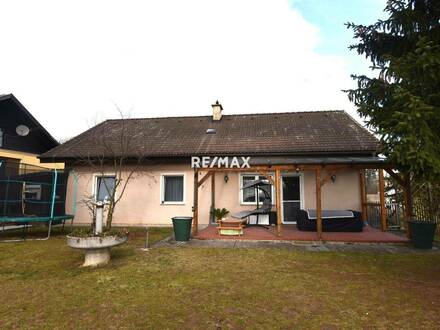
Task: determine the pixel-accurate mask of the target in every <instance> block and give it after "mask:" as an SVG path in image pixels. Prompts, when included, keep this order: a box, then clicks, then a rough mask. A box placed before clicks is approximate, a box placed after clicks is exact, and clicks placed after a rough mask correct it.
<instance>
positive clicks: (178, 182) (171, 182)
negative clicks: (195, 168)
mask: <svg viewBox="0 0 440 330" xmlns="http://www.w3.org/2000/svg"><path fill="white" fill-rule="evenodd" d="M184 195H185V176H184V175H183V174H169V175H168V174H167V175H162V193H161V202H162V204H164V203H165V204H166V203H169V204H176V203H177V204H181V203H184Z"/></svg>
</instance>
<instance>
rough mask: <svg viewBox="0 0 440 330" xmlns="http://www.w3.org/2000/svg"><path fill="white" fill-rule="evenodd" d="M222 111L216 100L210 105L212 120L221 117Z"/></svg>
mask: <svg viewBox="0 0 440 330" xmlns="http://www.w3.org/2000/svg"><path fill="white" fill-rule="evenodd" d="M222 111H223V107H222V105H221V104H220V103H219V102H218V100H217V101H216V102H215V104H213V105H212V120H220V119H222Z"/></svg>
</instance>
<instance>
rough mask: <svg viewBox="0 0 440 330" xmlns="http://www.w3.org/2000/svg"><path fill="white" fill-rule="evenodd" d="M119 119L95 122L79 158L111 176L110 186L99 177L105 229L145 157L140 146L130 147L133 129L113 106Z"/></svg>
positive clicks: (100, 173) (127, 119)
mask: <svg viewBox="0 0 440 330" xmlns="http://www.w3.org/2000/svg"><path fill="white" fill-rule="evenodd" d="M116 109H117V111H118V114H119V117H120V118H119V120H110V121H105V122H102V123H100V124H98V125H97V126H96V127H95V128H94V130H93V136H92V141H93V147H92V148H91V151H89V152H88V155H87V156H85V157H84V156H83V157H80V163H82V164H83V165H85V166H87V167H90V168H92V169H93V170H94V172H95V173H99V175H100V176H102V177H104V176H106V175H108V173H109V172H110V173H111V175H112V176H113V177H114V187H110V186H109V185H108V183H107V180H102V181H101V182H103V183H104V185H105V189H106V191H107V192H108V194H109V195H108V197H109V198H108V199H107V200H106V201H105V202H106V204H107V212H106V213H107V222H106V227H107V230H109V229H110V228H111V226H112V222H113V216H114V212H115V210H116V207H117V205H118V203H119V202H120V201H121V199H122V197H123V196H124V193H125V191H126V189H127V186H128V184H129V182H130V181H131V180H132V179H133V178H134V177H135V176H136V175H137V174H138V173H140V169H141V165H142V163H143V161H144V159H145V157H144V150H143V148H135V147H134V144H133V142H134V139H136V135H137V132H136V131H133V130H130V126H129V124H128V122H129V120H130V118H129V117H128V116H124V114H123V112H122V111H121V109H120V108H119V107H118V106H117V105H116Z"/></svg>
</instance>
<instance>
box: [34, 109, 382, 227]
mask: <svg viewBox="0 0 440 330" xmlns="http://www.w3.org/2000/svg"><path fill="white" fill-rule="evenodd" d="M222 110H223V109H222V107H221V105H220V104H218V103H217V104H214V105H213V115H212V116H200V117H168V118H144V119H130V120H126V121H124V122H122V121H121V120H107V121H105V122H103V123H101V124H100V125H97V126H95V127H94V128H92V129H90V130H88V131H86V132H84V133H82V134H81V135H79V136H77V137H75V138H73V139H72V140H70V141H68V142H66V143H64V144H62V145H60V146H58V147H56V148H54V149H52V150H51V151H49V152H46V153H45V154H43V155H42V156H41V159H42V161H44V162H65V163H66V166H68V167H69V168H71V169H72V170H73V171H74V172H75V173H76V175H78V178H79V183H78V200H81V199H82V198H85V197H87V196H91V195H94V196H95V197H96V198H98V199H102V198H104V197H105V190H103V189H98V188H97V187H102V186H103V185H102V183H103V182H105V183H106V186H107V187H110V186H111V185H112V184H113V180H114V173H111V170H110V167H109V168H108V171H107V170H106V171H105V175H104V176H102V175H101V174H100V173H97V172H96V171H95V170H94V169H93V168H91V167H89V166H84V165H81V162H80V161H79V160H80V159H84V157H94V156H96V157H101V156H102V155H103V153H102V148H100V146H99V144H97V143H96V141H97V138H98V137H99V135H102V134H105V137H106V141H107V143H110V144H112V143H113V144H114V146H115V148H116V149H117V143H118V134H119V132H120V131H121V127H122V126H124V127H125V129H127V130H128V132H129V134H130V136H131V138H132V141H131V143H130V150H129V151H127V152H126V154H125V156H127V157H128V158H130V156H134V155H136V154H139V153H142V154H143V155H144V156H145V157H146V159H145V161H144V162H143V165H142V166H141V172H140V173H139V174H138V175H136V177H135V178H133V179H132V181H131V182H130V184H129V185H128V187H127V190H126V191H125V194H124V197H123V199H122V200H121V202H120V203H119V205H118V207H117V210H116V213H115V218H114V223H115V224H121V225H122V224H123V225H146V224H148V225H170V224H171V217H173V216H177V215H191V214H192V208H193V206H194V202H193V196H194V195H195V194H194V182H195V181H194V169H192V168H191V166H190V159H191V157H192V156H247V157H251V161H250V163H251V165H252V166H258V165H264V166H266V167H267V168H270V166H272V165H277V164H286V166H287V165H289V166H290V169H291V170H290V171H284V172H282V174H281V182H282V189H281V204H282V206H281V208H282V212H281V214H282V222H283V223H285V224H289V223H293V222H295V218H294V216H293V214H294V212H292V210H294V209H298V208H311V209H313V208H315V206H316V201H317V197H316V196H317V194H316V195H315V192H316V187H317V186H316V181H315V172H313V171H307V170H306V169H307V166H309V167H308V168H309V169H310V168H312V165H313V164H315V165H319V166H320V168H322V174H321V175H322V178H323V182H326V184H325V185H324V184H323V186H322V196H323V199H322V208H323V209H352V210H361V209H362V202H361V188H360V187H361V184H360V180H359V173H360V167H359V166H364V167H363V168H367V167H370V166H371V167H372V166H375V165H378V164H380V163H381V159H380V158H379V157H377V153H378V150H379V141H378V140H377V139H376V138H375V137H374V136H373V135H372V134H370V133H369V132H368V131H367V130H366V129H365V128H363V127H362V126H361V125H360V124H359V123H357V122H356V121H355V120H354V119H353V118H351V117H350V116H349V115H348V114H347V113H346V112H344V111H316V112H293V113H266V114H246V115H223V114H222ZM122 124H123V125H122ZM295 164H297V165H298V166H297V165H295ZM315 165H313V166H315ZM295 166H297V167H295ZM327 166H328V167H327ZM356 166H358V167H356ZM255 168H256V167H255ZM292 168H293V169H294V170H292ZM127 169H128V167H127ZM269 174H271V173H270V171H269ZM200 175H201V174H200ZM260 176H262V174H261V172H258V171H254V170H253V169H250V170H248V171H247V170H243V171H224V172H219V171H217V172H216V173H215V174H214V180H215V192H214V196H211V185H212V181H211V180H206V181H204V182H203V184H201V185H200V188H199V192H198V195H199V197H198V211H199V214H200V216H199V219H198V222H199V224H200V225H207V224H209V222H210V216H209V214H210V212H209V211H210V208H211V203H212V200H213V199H212V197H214V198H215V207H219V208H223V207H225V208H227V209H228V210H230V211H231V212H236V211H241V210H246V209H252V208H254V207H255V206H254V205H255V204H256V196H255V191H254V190H252V189H250V190H246V189H244V190H243V189H241V187H242V186H243V184H245V183H247V182H249V181H251V180H255V179H257V178H259V177H260ZM200 178H201V176H200V177H199V179H200ZM72 182H73V179H72V178H71V179H70V185H69V188H68V190H69V192H68V199H70V200H71V199H72V198H73V197H72V196H73V190H74V189H73V184H72ZM270 190H272V191H271V195H272V199H273V200H274V199H275V197H274V195H275V194H274V191H273V189H270ZM319 196H320V195H319ZM69 204H70V203H69V202H68V203H67V205H69ZM273 204H275V203H274V202H273ZM75 221H76V223H85V222H90V216H89V213H88V210H87V208H86V207H85V206H84V205H78V208H77V213H76V217H75Z"/></svg>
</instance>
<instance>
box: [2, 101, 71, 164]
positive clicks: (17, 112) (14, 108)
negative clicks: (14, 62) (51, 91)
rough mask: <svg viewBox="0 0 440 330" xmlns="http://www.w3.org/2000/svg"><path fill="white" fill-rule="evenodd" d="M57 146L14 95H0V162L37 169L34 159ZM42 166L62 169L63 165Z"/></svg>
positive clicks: (38, 162)
mask: <svg viewBox="0 0 440 330" xmlns="http://www.w3.org/2000/svg"><path fill="white" fill-rule="evenodd" d="M58 144H59V143H58V142H57V141H56V140H55V139H54V138H53V137H52V135H50V134H49V132H48V131H46V129H45V128H44V127H43V126H42V125H41V124H40V123H39V122H38V121H37V120H36V119H35V118H34V117H33V116H32V115H31V113H30V112H29V111H28V110H27V109H26V108H25V107H24V106H23V105H22V104H21V103H20V102H19V101H18V100H17V98H16V97H15V96H14V95H12V94H7V95H0V161H7V162H8V163H23V164H29V165H37V166H38V165H40V160H39V159H38V158H37V156H38V155H40V154H42V153H44V152H46V151H48V150H50V149H52V148H54V147H56V146H58ZM46 166H49V167H52V168H62V167H63V166H64V165H63V164H57V163H53V164H48V165H46Z"/></svg>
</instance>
